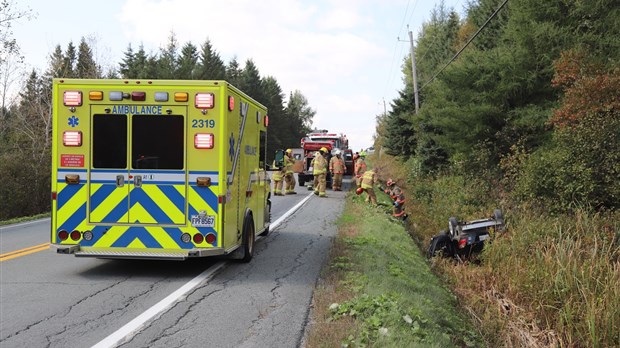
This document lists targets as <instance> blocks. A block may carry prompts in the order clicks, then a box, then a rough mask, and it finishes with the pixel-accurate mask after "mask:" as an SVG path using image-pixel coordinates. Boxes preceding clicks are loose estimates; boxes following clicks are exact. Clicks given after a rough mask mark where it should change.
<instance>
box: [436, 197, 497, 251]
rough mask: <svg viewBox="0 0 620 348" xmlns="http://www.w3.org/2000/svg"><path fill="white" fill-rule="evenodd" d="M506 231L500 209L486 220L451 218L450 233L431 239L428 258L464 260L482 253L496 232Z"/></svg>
mask: <svg viewBox="0 0 620 348" xmlns="http://www.w3.org/2000/svg"><path fill="white" fill-rule="evenodd" d="M505 230H506V225H505V223H504V217H503V215H502V211H501V210H499V209H496V210H495V211H494V212H493V216H492V217H490V218H486V219H479V220H473V221H458V220H457V219H456V218H455V217H451V218H450V219H449V220H448V231H445V230H444V231H441V232H440V233H439V234H438V235H436V236H434V237H433V238H431V241H430V244H429V246H428V254H427V256H428V257H429V258H432V257H435V256H443V257H451V258H456V259H458V260H464V259H467V258H469V257H470V256H472V255H475V254H478V253H480V252H481V251H482V249H483V248H484V244H485V243H488V242H489V241H490V238H491V235H492V234H493V233H494V232H504V231H505Z"/></svg>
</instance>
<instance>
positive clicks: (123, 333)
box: [92, 194, 312, 348]
mask: <svg viewBox="0 0 620 348" xmlns="http://www.w3.org/2000/svg"><path fill="white" fill-rule="evenodd" d="M310 197H312V194H309V195H308V197H306V198H304V199H303V200H302V201H301V202H299V203H297V204H296V205H295V206H294V207H293V208H291V209H289V210H288V211H287V212H286V213H284V214H283V215H282V216H280V217H279V218H278V219H277V220H276V221H274V222H273V223H272V224H271V226H270V229H272V228H276V227H278V226H279V225H280V224H281V223H282V221H284V220H285V219H286V218H288V217H289V216H291V215H292V214H293V213H294V212H295V211H296V210H297V209H299V208H300V207H301V206H302V205H303V204H304V203H306V201H308V200H309V199H310ZM227 263H228V262H226V261H220V262H218V263H216V264H215V265H213V266H211V267H209V268H208V269H206V270H205V271H204V272H202V273H200V274H199V275H197V276H196V277H195V278H194V279H192V280H190V281H189V282H187V283H185V285H183V286H181V287H180V288H179V289H177V290H176V291H175V292H173V293H172V294H170V295H168V296H167V297H166V298H164V299H163V300H161V301H159V302H158V303H156V304H155V305H153V307H151V308H149V309H147V310H146V311H145V312H144V313H142V314H140V315H139V316H137V317H136V318H135V319H133V320H132V321H130V322H129V323H127V324H125V326H123V327H121V328H120V329H118V330H116V331H115V332H114V333H112V334H111V335H110V336H108V337H106V338H104V339H103V340H101V341H100V342H99V343H97V344H95V345H94V346H93V347H92V348H109V347H116V346H118V345H119V344H122V343H123V342H124V341H125V340H126V339H128V338H130V337H132V336H133V335H134V334H135V333H137V332H139V331H140V329H142V328H143V327H145V326H146V324H147V322H149V321H151V320H152V319H157V318H158V317H159V316H161V315H162V314H163V313H165V312H166V311H167V310H168V309H170V308H172V306H174V305H175V304H176V303H177V302H179V301H180V300H181V299H182V298H183V297H184V296H185V295H186V294H187V293H188V292H190V291H191V290H192V289H194V288H195V287H197V286H198V285H200V284H201V283H202V282H205V281H208V280H209V279H211V278H213V276H215V274H216V273H217V272H218V271H219V270H220V269H222V268H223V267H224V266H226V264H227Z"/></svg>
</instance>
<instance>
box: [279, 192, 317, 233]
mask: <svg viewBox="0 0 620 348" xmlns="http://www.w3.org/2000/svg"><path fill="white" fill-rule="evenodd" d="M312 195H313V193H310V194H309V195H308V196H307V197H306V198H304V199H303V200H302V201H301V202H299V203H297V204H296V205H295V206H294V207H292V208H291V209H289V210H288V211H287V212H286V213H284V214H283V215H282V216H280V217H279V218H278V219H277V220H276V221H274V222H273V223H272V224H271V226H270V227H269V228H270V229H273V228H277V227H278V226H280V224H281V223H282V221H284V220H285V219H287V218H288V217H289V216H291V215H293V213H294V212H295V211H296V210H297V209H299V208H300V207H301V206H302V205H304V203H306V202H307V201H308V200H309V199H310V197H312Z"/></svg>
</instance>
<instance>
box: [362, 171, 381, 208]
mask: <svg viewBox="0 0 620 348" xmlns="http://www.w3.org/2000/svg"><path fill="white" fill-rule="evenodd" d="M361 181H362V183H361V185H362V189H363V190H364V191H365V192H366V193H367V194H368V197H367V201H368V198H370V202H371V203H372V204H374V205H377V196H376V195H375V188H374V186H375V184H376V183H377V181H378V178H377V174H376V173H375V170H374V169H370V170H367V171H365V172H364V175H363V176H362V180H361Z"/></svg>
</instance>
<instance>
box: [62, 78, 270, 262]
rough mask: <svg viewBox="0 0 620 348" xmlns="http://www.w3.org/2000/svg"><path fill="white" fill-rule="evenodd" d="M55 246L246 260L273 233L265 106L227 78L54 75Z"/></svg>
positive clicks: (97, 253)
mask: <svg viewBox="0 0 620 348" xmlns="http://www.w3.org/2000/svg"><path fill="white" fill-rule="evenodd" d="M53 103H54V111H53V145H52V156H53V157H52V231H51V232H52V233H51V242H52V245H53V246H54V247H56V248H57V251H58V253H64V254H75V256H80V257H97V258H139V259H176V260H184V259H186V258H190V257H203V256H212V255H229V256H230V257H231V258H235V259H240V260H243V261H246V262H247V261H250V259H251V258H252V256H253V252H254V241H255V237H256V235H258V234H261V233H264V234H266V233H268V232H269V222H270V209H271V203H270V191H269V190H270V189H269V187H270V185H269V183H268V180H269V179H268V176H267V175H266V172H265V168H266V167H265V155H266V140H267V124H268V117H267V110H266V109H265V107H264V106H262V105H260V104H258V103H257V102H256V101H254V100H252V99H251V98H249V97H248V96H247V95H245V94H244V93H243V92H241V91H239V90H238V89H236V88H235V87H233V86H231V85H230V84H228V83H227V82H225V81H166V80H152V81H146V80H127V81H125V80H79V79H55V80H54V82H53Z"/></svg>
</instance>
